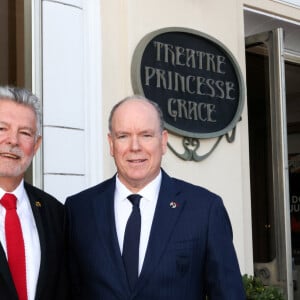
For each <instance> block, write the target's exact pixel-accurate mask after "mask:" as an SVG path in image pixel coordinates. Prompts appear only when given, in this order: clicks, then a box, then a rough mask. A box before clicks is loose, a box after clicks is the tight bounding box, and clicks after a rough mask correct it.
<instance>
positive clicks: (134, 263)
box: [122, 194, 142, 290]
mask: <svg viewBox="0 0 300 300" xmlns="http://www.w3.org/2000/svg"><path fill="white" fill-rule="evenodd" d="M127 198H128V200H129V201H130V202H131V203H132V212H131V215H130V216H129V218H128V221H127V225H126V229H125V234H124V243H123V254H122V257H123V262H124V266H125V270H126V274H127V279H128V282H129V286H130V288H131V290H133V288H134V286H135V284H136V281H137V279H138V266H139V246H140V233H141V213H140V207H139V205H140V200H141V198H142V196H140V195H137V194H132V195H130V196H128V197H127Z"/></svg>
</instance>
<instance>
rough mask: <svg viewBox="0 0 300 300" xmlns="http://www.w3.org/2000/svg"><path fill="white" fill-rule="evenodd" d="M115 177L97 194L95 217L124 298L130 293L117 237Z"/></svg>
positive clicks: (98, 231) (94, 208)
mask: <svg viewBox="0 0 300 300" xmlns="http://www.w3.org/2000/svg"><path fill="white" fill-rule="evenodd" d="M114 191H115V177H113V178H112V179H111V181H110V182H109V186H108V187H107V188H106V189H105V191H101V194H100V195H99V194H97V195H96V194H95V197H94V199H93V211H94V219H95V223H96V229H97V233H98V238H99V240H102V241H103V242H102V244H103V247H105V251H106V253H104V255H105V257H106V258H107V259H109V260H110V264H111V272H112V273H114V274H115V278H118V281H117V282H118V283H120V285H119V286H117V285H116V286H115V289H116V290H118V291H119V294H120V299H122V298H124V292H125V293H126V294H128V295H129V286H128V283H127V277H126V273H125V269H124V265H123V260H122V256H121V251H120V247H119V241H118V237H117V231H116V224H115V212H114Z"/></svg>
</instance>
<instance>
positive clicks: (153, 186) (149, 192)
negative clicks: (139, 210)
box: [115, 171, 162, 200]
mask: <svg viewBox="0 0 300 300" xmlns="http://www.w3.org/2000/svg"><path fill="white" fill-rule="evenodd" d="M161 177H162V175H161V171H159V174H158V175H157V176H156V177H155V178H154V179H153V180H152V181H151V182H150V183H148V184H147V185H146V186H145V187H144V188H143V189H141V190H140V191H139V192H138V194H139V195H141V196H142V197H143V198H145V199H147V200H152V199H157V198H158V192H159V188H160V184H161ZM131 194H132V192H131V191H130V190H129V189H128V188H127V187H126V186H125V185H124V184H123V183H122V182H121V181H120V179H119V177H118V175H117V176H116V191H115V196H117V198H118V199H122V200H126V199H127V197H128V196H129V195H131Z"/></svg>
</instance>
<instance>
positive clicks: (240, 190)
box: [101, 0, 252, 273]
mask: <svg viewBox="0 0 300 300" xmlns="http://www.w3.org/2000/svg"><path fill="white" fill-rule="evenodd" d="M101 12H102V16H101V17H102V20H103V23H102V30H103V45H104V48H103V101H104V104H103V107H104V112H103V113H104V115H103V127H104V128H107V119H108V114H109V111H110V109H111V107H112V105H113V104H114V103H115V102H116V101H118V100H119V99H121V98H123V97H125V96H127V95H130V94H132V93H133V91H132V86H131V81H130V66H131V58H132V54H133V51H134V49H135V47H136V45H137V44H138V42H139V41H140V39H141V38H143V37H144V36H145V35H146V34H147V33H149V32H151V31H154V30H157V29H160V28H163V27H170V26H171V27H172V26H174V27H175V26H176V27H187V28H192V29H195V30H198V31H201V32H204V33H206V34H208V35H210V36H212V37H214V38H215V39H217V40H219V41H221V42H222V43H223V44H225V45H226V46H227V48H229V49H230V51H231V52H232V53H233V55H234V56H235V58H236V60H237V61H238V63H239V64H240V67H241V69H242V71H243V73H244V40H243V15H242V4H241V3H240V2H239V1H218V0H210V1H184V0H177V1H160V0H153V1H141V0H130V1H102V3H101ZM170 140H171V143H172V145H173V146H174V147H176V148H177V149H178V152H183V149H182V147H181V139H179V138H176V137H174V136H172V135H171V136H170ZM214 142H215V139H211V140H208V141H203V142H201V149H203V150H201V151H200V152H199V153H200V154H203V153H202V151H204V152H206V151H208V149H210V147H211V146H212V144H213V143H214ZM105 149H106V150H107V151H104V153H103V155H104V159H103V161H104V162H106V163H105V166H104V176H105V177H109V176H111V175H112V174H113V173H114V172H115V167H114V164H113V161H112V159H111V158H110V156H109V151H108V147H107V145H106V147H105ZM163 167H164V169H165V170H166V171H167V172H168V173H169V174H170V175H171V176H175V177H179V178H182V179H184V180H188V181H191V182H193V183H195V184H198V185H202V186H205V187H207V188H208V189H210V190H212V191H214V192H216V193H218V194H220V195H221V196H222V198H223V200H224V203H225V206H226V208H227V210H228V213H229V215H230V219H231V222H232V227H233V231H234V243H235V247H236V251H237V254H238V258H239V262H240V266H241V270H242V273H245V272H248V273H251V272H252V241H251V225H250V224H251V223H250V218H251V216H250V193H249V171H248V170H249V168H248V144H247V115H246V110H244V113H243V121H242V122H239V124H238V126H237V131H236V140H235V142H234V143H232V144H229V143H228V142H227V141H226V140H225V138H223V139H222V141H221V143H220V144H219V146H218V147H217V149H216V150H215V152H214V153H213V154H212V155H211V156H210V157H209V158H208V159H206V160H205V161H203V162H185V161H183V160H181V159H179V158H177V157H176V156H175V155H174V154H173V153H171V151H170V150H169V151H168V153H167V154H166V155H165V157H164V160H163Z"/></svg>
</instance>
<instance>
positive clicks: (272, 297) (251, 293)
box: [243, 274, 284, 300]
mask: <svg viewBox="0 0 300 300" xmlns="http://www.w3.org/2000/svg"><path fill="white" fill-rule="evenodd" d="M243 284H244V288H245V291H246V298H247V300H284V297H283V294H282V291H281V290H280V289H279V288H278V287H275V286H265V285H264V284H263V282H262V281H261V280H260V279H259V278H258V277H255V276H250V275H247V274H245V275H244V276H243Z"/></svg>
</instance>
